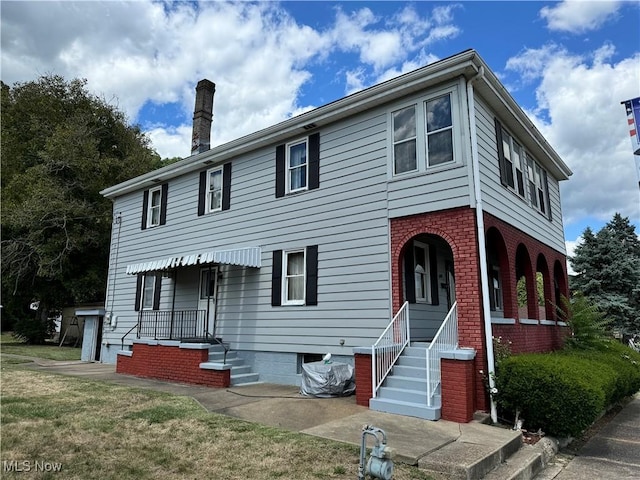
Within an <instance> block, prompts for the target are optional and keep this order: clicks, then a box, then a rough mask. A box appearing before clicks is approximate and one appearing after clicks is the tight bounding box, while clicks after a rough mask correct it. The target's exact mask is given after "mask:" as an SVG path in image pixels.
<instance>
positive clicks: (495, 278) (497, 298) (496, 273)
mask: <svg viewBox="0 0 640 480" xmlns="http://www.w3.org/2000/svg"><path fill="white" fill-rule="evenodd" d="M489 292H490V294H491V302H490V304H491V310H492V311H494V312H496V311H497V312H501V311H502V308H503V307H502V280H501V278H500V267H498V266H497V265H493V266H492V267H491V270H490V271H489Z"/></svg>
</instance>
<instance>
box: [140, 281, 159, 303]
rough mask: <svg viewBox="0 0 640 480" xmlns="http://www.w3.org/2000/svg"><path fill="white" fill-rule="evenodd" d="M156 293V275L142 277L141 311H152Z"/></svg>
mask: <svg viewBox="0 0 640 480" xmlns="http://www.w3.org/2000/svg"><path fill="white" fill-rule="evenodd" d="M155 291H156V275H155V274H151V273H147V274H145V275H144V276H143V277H142V290H141V295H140V310H152V309H153V305H154V295H155Z"/></svg>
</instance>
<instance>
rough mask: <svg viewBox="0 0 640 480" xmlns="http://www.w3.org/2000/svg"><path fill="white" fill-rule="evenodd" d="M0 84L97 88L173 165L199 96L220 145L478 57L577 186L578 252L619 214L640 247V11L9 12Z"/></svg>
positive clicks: (44, 5) (189, 7)
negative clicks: (637, 163)
mask: <svg viewBox="0 0 640 480" xmlns="http://www.w3.org/2000/svg"><path fill="white" fill-rule="evenodd" d="M0 8H1V10H0V17H1V21H2V24H1V29H2V50H1V67H2V71H1V78H2V81H4V82H5V83H9V84H12V83H14V82H19V81H28V80H33V79H35V78H37V77H38V76H39V75H42V74H46V73H56V74H61V75H63V76H65V77H66V78H69V79H71V78H74V77H79V78H86V79H87V80H88V88H89V89H90V90H91V91H93V92H94V93H96V94H98V95H101V96H103V97H104V98H105V99H107V100H109V101H112V102H113V103H115V104H116V105H118V106H119V108H120V109H122V110H124V111H125V112H126V113H127V115H128V116H129V118H130V120H131V121H132V122H136V123H139V124H140V125H141V126H142V127H143V129H144V130H145V131H146V132H147V133H148V135H149V137H150V138H151V140H152V142H153V145H154V147H155V148H156V149H157V151H158V152H159V153H160V155H161V156H163V157H173V156H186V155H188V154H189V150H190V136H191V117H192V115H193V101H194V87H195V84H196V83H197V81H198V80H200V79H201V78H209V79H210V80H212V81H214V82H215V83H216V85H217V91H216V97H215V104H214V115H215V116H214V126H213V131H212V137H213V138H212V142H213V144H219V143H223V142H226V141H229V140H232V139H234V138H237V137H239V136H241V135H245V134H247V133H251V132H253V131H256V130H258V129H260V128H264V127H266V126H269V125H272V124H274V123H277V122H279V121H281V120H284V119H286V118H288V117H290V116H292V115H296V114H299V113H302V112H304V111H306V110H309V109H311V108H314V107H318V106H321V105H323V104H325V103H328V102H330V101H333V100H336V99H338V98H341V97H343V96H344V95H347V94H349V93H352V92H355V91H357V90H359V89H362V88H366V87H368V86H371V85H374V84H376V83H378V82H380V81H382V80H386V79H388V78H391V77H393V76H396V75H399V74H401V73H404V72H406V71H410V70H413V69H415V68H418V67H420V66H423V65H425V64H427V63H430V62H433V61H436V60H438V59H441V58H444V57H448V56H450V55H453V54H455V53H458V52H460V51H462V50H465V49H467V48H474V49H476V50H477V51H478V52H479V53H480V55H481V56H482V57H483V58H484V59H485V61H486V62H487V63H488V64H489V66H490V67H491V69H492V70H494V72H495V73H496V74H497V75H498V76H499V78H500V79H501V80H502V82H503V83H504V85H505V86H506V88H507V89H508V90H509V91H510V93H511V94H512V95H513V96H514V98H515V99H516V101H517V102H518V103H519V104H520V105H521V106H522V107H523V109H525V111H526V112H527V113H528V114H529V115H530V117H531V118H532V120H533V121H534V123H535V124H536V125H537V126H538V128H539V129H540V130H541V131H542V132H543V134H544V135H545V136H546V137H547V139H548V140H549V142H550V143H551V144H552V145H553V146H554V148H555V149H556V150H557V151H558V153H559V154H560V155H561V156H562V157H563V159H564V160H565V162H566V163H567V164H568V165H569V166H570V167H571V169H572V170H573V171H574V175H573V177H572V178H571V179H570V180H569V181H568V182H564V184H563V185H562V201H563V212H564V221H565V231H566V238H567V245H568V248H569V251H571V250H572V248H573V246H574V244H575V241H576V239H577V238H578V236H579V235H580V233H581V232H582V231H583V230H584V228H585V227H586V226H591V227H592V228H593V229H594V230H597V229H599V228H601V227H602V226H603V225H604V224H605V223H606V222H607V221H608V220H610V219H611V217H612V216H613V213H615V212H620V213H621V214H622V215H624V216H628V217H630V219H631V221H632V222H633V223H634V224H635V225H636V230H637V231H638V232H640V193H639V192H638V178H637V175H636V172H635V168H634V158H633V155H632V152H631V143H630V140H629V132H628V128H627V125H626V116H625V111H624V108H623V106H622V105H620V101H622V100H627V99H629V98H633V97H638V96H640V4H639V3H638V2H619V1H604V2H598V1H588V0H582V1H563V2H533V1H525V2H506V1H504V2H484V1H475V2H471V1H465V2H455V1H454V2H364V1H363V2H240V3H223V2H213V1H206V2H200V3H192V2H180V3H177V2H150V1H142V0H140V1H135V2H106V3H105V2H11V1H3V2H2V3H1V4H0Z"/></svg>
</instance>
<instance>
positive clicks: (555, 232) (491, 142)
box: [475, 97, 565, 253]
mask: <svg viewBox="0 0 640 480" xmlns="http://www.w3.org/2000/svg"><path fill="white" fill-rule="evenodd" d="M475 104H476V112H475V113H476V129H477V135H478V157H479V161H480V183H481V192H482V203H483V208H484V210H485V211H486V212H487V213H490V214H491V215H494V216H495V217H497V218H499V219H501V220H503V221H505V222H507V223H509V224H511V225H513V226H514V227H516V228H518V229H520V230H522V231H523V232H524V233H526V234H528V235H530V236H531V237H533V238H535V239H537V240H539V241H540V242H542V243H544V244H545V245H548V246H549V247H551V248H554V249H555V250H557V251H559V252H562V253H564V252H565V243H564V230H563V226H562V211H561V208H560V189H559V184H558V181H557V180H556V179H555V178H553V176H552V175H551V174H549V175H548V181H549V203H550V208H551V213H552V218H553V220H552V221H549V219H548V218H547V217H546V216H545V215H543V214H542V213H540V212H539V211H538V210H537V209H534V208H532V207H531V206H530V205H529V204H528V203H527V202H526V201H525V200H524V199H522V198H521V197H520V196H519V195H517V194H516V193H515V192H512V191H511V190H509V189H507V188H506V187H504V186H503V185H502V183H501V182H500V167H499V163H498V151H497V144H496V131H495V124H494V117H495V115H494V114H493V112H491V110H490V109H489V107H488V106H487V105H486V104H485V102H484V101H483V100H482V99H481V98H480V97H476V98H475ZM499 120H501V121H502V122H503V123H504V120H503V119H499ZM506 128H507V130H508V126H506ZM520 141H522V140H520ZM536 160H538V161H539V162H541V165H543V166H544V162H543V159H536Z"/></svg>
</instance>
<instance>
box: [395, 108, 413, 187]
mask: <svg viewBox="0 0 640 480" xmlns="http://www.w3.org/2000/svg"><path fill="white" fill-rule="evenodd" d="M391 117H392V119H393V173H394V175H397V174H399V173H405V172H411V171H414V170H416V169H417V168H418V163H417V157H416V152H417V149H416V140H417V138H416V106H415V105H411V106H409V107H406V108H403V109H402V110H398V111H396V112H393V113H392V114H391Z"/></svg>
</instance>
